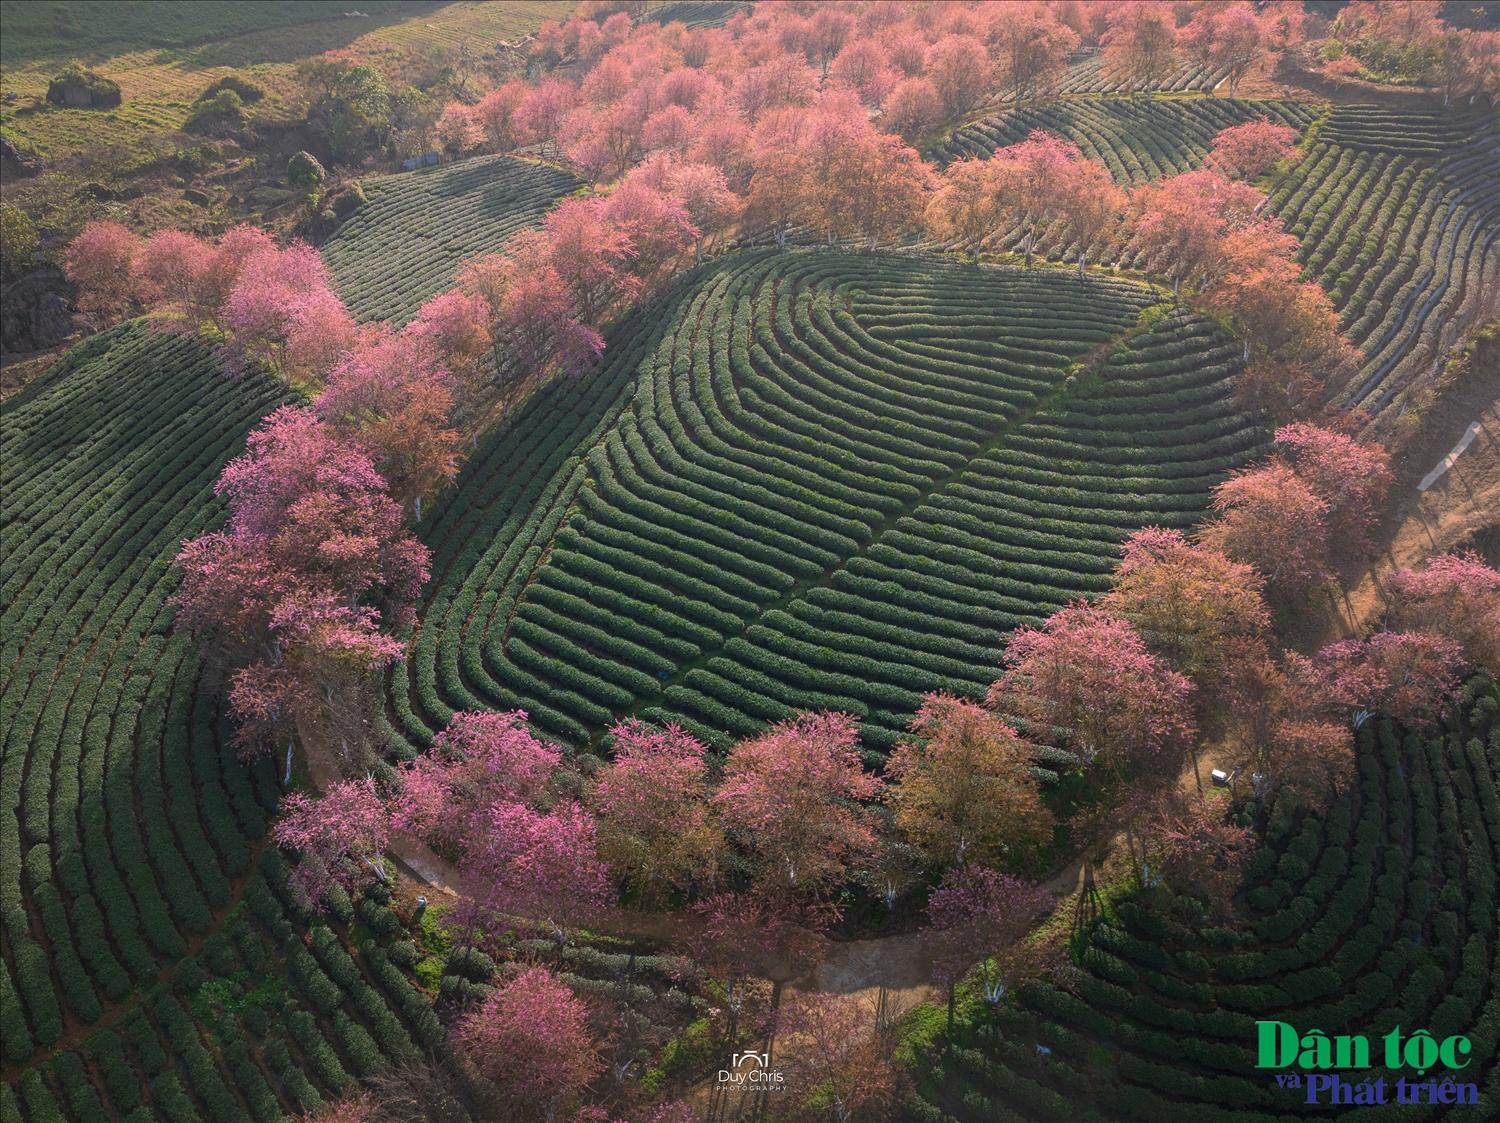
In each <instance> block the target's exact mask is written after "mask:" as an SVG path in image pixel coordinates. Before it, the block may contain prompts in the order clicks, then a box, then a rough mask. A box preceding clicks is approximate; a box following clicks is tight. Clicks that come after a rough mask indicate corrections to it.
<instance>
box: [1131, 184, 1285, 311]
mask: <svg viewBox="0 0 1500 1123" xmlns="http://www.w3.org/2000/svg"><path fill="white" fill-rule="evenodd" d="M1133 202H1134V207H1135V210H1136V212H1137V218H1136V223H1135V234H1134V246H1135V248H1136V250H1137V251H1138V252H1139V253H1140V254H1141V256H1142V257H1143V258H1144V259H1145V262H1146V265H1147V267H1148V268H1149V269H1151V270H1152V271H1153V272H1156V273H1162V274H1165V275H1166V276H1167V277H1169V278H1171V280H1172V290H1173V292H1180V290H1181V287H1182V285H1183V284H1184V283H1188V284H1193V285H1197V284H1201V283H1203V282H1204V281H1205V280H1207V279H1210V278H1212V277H1215V276H1217V275H1218V274H1219V272H1220V271H1222V269H1223V267H1224V261H1223V252H1222V251H1223V240H1224V237H1225V235H1226V234H1227V233H1229V231H1230V230H1232V229H1236V228H1239V227H1241V226H1243V225H1245V224H1246V223H1248V222H1250V221H1251V220H1252V218H1253V216H1254V215H1255V212H1256V211H1257V209H1258V208H1259V207H1260V206H1261V204H1263V203H1264V202H1265V195H1264V194H1262V193H1261V192H1259V191H1257V190H1256V189H1255V188H1253V187H1251V186H1249V185H1248V184H1243V183H1234V182H1231V181H1229V180H1226V179H1224V178H1223V177H1222V176H1219V175H1217V174H1215V173H1213V172H1210V171H1203V170H1200V171H1196V172H1185V173H1184V174H1182V175H1177V176H1172V177H1170V178H1168V179H1163V180H1161V181H1159V182H1157V183H1153V184H1147V185H1145V186H1144V187H1141V188H1138V189H1137V190H1136V191H1135V192H1134V194H1133Z"/></svg>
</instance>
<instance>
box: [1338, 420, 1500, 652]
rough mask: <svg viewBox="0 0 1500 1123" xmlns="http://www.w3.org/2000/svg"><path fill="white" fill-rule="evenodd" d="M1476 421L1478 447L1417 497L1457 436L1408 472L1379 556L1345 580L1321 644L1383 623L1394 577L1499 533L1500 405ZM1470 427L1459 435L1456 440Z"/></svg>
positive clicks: (1472, 445) (1473, 444) (1429, 450)
mask: <svg viewBox="0 0 1500 1123" xmlns="http://www.w3.org/2000/svg"><path fill="white" fill-rule="evenodd" d="M1475 421H1476V422H1477V424H1478V426H1479V429H1478V433H1477V435H1476V436H1475V437H1474V440H1473V441H1472V442H1471V443H1470V444H1469V446H1468V447H1467V448H1466V449H1464V451H1463V452H1462V453H1461V454H1460V455H1459V456H1458V457H1457V458H1456V459H1455V460H1454V461H1453V463H1452V465H1451V466H1450V467H1449V468H1448V470H1447V471H1446V472H1444V473H1443V474H1442V476H1441V477H1440V478H1439V479H1438V480H1437V482H1436V483H1434V484H1433V485H1432V486H1431V487H1429V488H1428V490H1426V491H1419V490H1418V482H1417V481H1418V479H1419V478H1420V477H1423V476H1426V475H1427V474H1428V472H1429V471H1430V470H1431V469H1432V468H1433V467H1434V466H1435V465H1436V464H1437V463H1438V462H1439V461H1440V460H1442V459H1443V458H1444V457H1446V456H1447V455H1448V453H1449V451H1450V450H1451V449H1452V448H1453V447H1454V446H1455V445H1456V444H1457V443H1458V441H1457V437H1455V439H1454V440H1452V441H1449V440H1448V439H1447V435H1445V436H1444V438H1443V439H1442V440H1441V441H1439V442H1437V445H1436V448H1433V447H1427V448H1424V450H1423V451H1424V453H1426V454H1427V455H1425V456H1424V457H1423V458H1422V460H1421V461H1414V462H1413V463H1412V464H1411V465H1410V466H1409V467H1408V468H1407V469H1406V470H1405V471H1403V473H1402V479H1401V482H1400V483H1399V484H1398V487H1399V489H1400V491H1399V498H1398V506H1397V509H1396V513H1395V514H1394V516H1393V517H1392V518H1391V519H1390V520H1387V527H1386V531H1385V534H1384V536H1383V537H1384V541H1383V543H1382V548H1381V550H1380V552H1379V554H1378V555H1377V556H1376V558H1375V560H1374V562H1373V563H1372V564H1370V565H1369V566H1368V567H1367V568H1366V569H1365V570H1364V571H1363V572H1362V573H1360V574H1359V575H1358V576H1357V577H1352V578H1348V579H1346V581H1345V587H1346V589H1347V591H1346V592H1345V593H1343V594H1342V596H1340V597H1339V599H1338V602H1337V603H1336V604H1334V605H1333V606H1332V610H1331V611H1329V612H1328V613H1327V614H1326V616H1325V618H1324V620H1323V621H1321V623H1322V624H1323V628H1322V629H1321V631H1322V636H1321V637H1319V638H1322V639H1325V640H1333V639H1346V638H1348V637H1350V636H1353V635H1356V634H1358V633H1359V632H1361V631H1363V630H1364V629H1366V628H1368V627H1369V626H1370V625H1371V624H1373V623H1374V622H1375V621H1376V620H1378V619H1379V618H1380V616H1381V614H1382V613H1383V612H1384V610H1385V603H1386V602H1385V582H1386V579H1387V578H1388V577H1389V576H1390V574H1391V571H1392V570H1395V569H1404V568H1410V567H1411V566H1414V565H1417V564H1419V563H1420V562H1422V560H1423V559H1425V558H1427V557H1430V556H1431V555H1433V554H1440V553H1444V552H1445V551H1448V550H1452V549H1455V548H1457V547H1459V546H1464V545H1466V544H1469V543H1470V542H1472V541H1473V540H1474V539H1475V538H1476V537H1477V536H1482V535H1484V534H1485V533H1486V532H1487V531H1488V532H1493V531H1494V530H1495V529H1496V528H1497V527H1500V403H1496V402H1491V403H1490V404H1489V406H1488V407H1487V408H1486V409H1484V410H1483V412H1481V413H1480V414H1479V416H1478V417H1477V418H1476V419H1475ZM1467 428H1468V426H1467V425H1464V426H1462V427H1461V428H1459V430H1458V434H1457V436H1462V434H1463V432H1464V431H1465V430H1467ZM1413 477H1416V479H1414V478H1413ZM1492 560H1493V559H1492Z"/></svg>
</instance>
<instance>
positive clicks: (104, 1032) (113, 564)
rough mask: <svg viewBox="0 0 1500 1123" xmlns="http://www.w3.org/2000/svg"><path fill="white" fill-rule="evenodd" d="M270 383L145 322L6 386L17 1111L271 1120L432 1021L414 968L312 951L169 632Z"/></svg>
mask: <svg viewBox="0 0 1500 1123" xmlns="http://www.w3.org/2000/svg"><path fill="white" fill-rule="evenodd" d="M276 402H277V392H276V391H275V390H274V389H273V388H272V386H271V385H270V384H269V383H268V382H266V381H265V380H262V379H258V378H253V377H247V378H241V379H231V378H228V377H226V376H225V375H224V373H223V371H222V367H221V365H220V364H219V363H218V361H217V360H215V358H214V357H213V355H212V354H211V352H210V350H209V348H208V347H207V346H205V345H204V344H203V343H201V342H199V341H198V340H195V339H190V338H186V337H182V336H177V335H170V334H165V333H161V332H157V331H153V330H151V328H149V327H148V326H147V325H146V324H144V323H142V322H135V323H131V324H127V325H124V326H122V327H120V328H116V329H114V330H112V331H109V332H105V333H102V334H100V335H97V336H94V337H92V338H90V339H88V340H86V341H85V342H84V343H82V344H80V345H79V346H78V347H75V348H74V349H73V350H72V351H70V352H68V354H67V355H66V356H65V357H64V358H63V359H62V360H61V361H60V362H59V363H58V365H57V366H56V367H54V369H53V370H52V371H51V372H50V373H49V374H47V375H46V376H44V377H43V379H42V380H41V381H40V382H38V383H37V384H35V385H34V386H32V387H31V388H29V389H28V390H26V391H25V392H23V393H22V394H20V395H18V396H17V397H16V398H14V399H12V400H11V401H9V402H6V403H5V404H4V406H3V407H0V418H3V421H0V463H3V465H4V468H3V472H4V476H3V487H0V533H3V535H4V539H5V546H6V548H5V550H4V552H3V558H0V605H3V607H0V640H3V658H0V729H3V731H4V736H5V742H4V753H3V757H0V794H3V800H4V807H3V813H0V876H3V877H4V878H5V881H4V884H3V885H0V925H3V928H4V940H3V948H4V955H3V971H0V1041H3V1050H4V1053H3V1056H4V1061H5V1066H6V1069H7V1073H8V1075H7V1081H8V1083H7V1085H6V1087H5V1090H4V1092H3V1093H0V1120H3V1121H4V1123H12V1121H18V1123H19V1121H24V1123H41V1121H44V1120H45V1121H49V1123H50V1121H53V1120H58V1119H65V1120H79V1121H90V1123H92V1121H94V1120H101V1119H121V1120H124V1119H128V1120H130V1123H145V1121H147V1120H153V1119H160V1120H170V1121H174V1123H176V1121H187V1123H191V1121H194V1120H203V1121H205V1123H210V1121H217V1120H228V1119H235V1120H238V1119H247V1120H255V1121H257V1123H262V1121H264V1123H269V1121H270V1120H275V1119H281V1118H285V1117H287V1116H289V1115H291V1114H294V1113H295V1112H296V1111H298V1110H301V1109H303V1108H312V1107H316V1106H317V1105H318V1104H319V1103H320V1102H321V1101H322V1099H323V1098H326V1097H332V1096H334V1095H336V1094H337V1093H338V1092H339V1091H341V1090H342V1089H344V1088H345V1087H349V1086H352V1085H351V1084H350V1080H351V1077H350V1076H349V1075H348V1074H349V1073H354V1074H355V1075H366V1074H367V1073H368V1072H373V1071H375V1070H376V1069H377V1068H383V1067H386V1066H388V1065H389V1064H390V1063H391V1062H392V1061H394V1060H400V1059H410V1058H411V1057H412V1056H414V1055H415V1052H416V1046H415V1045H414V1044H413V1042H414V1041H420V1042H421V1044H422V1046H423V1047H429V1046H430V1045H431V1044H433V1043H435V1042H436V1041H437V1040H438V1038H439V1037H440V1036H441V1029H440V1027H437V1026H436V1023H435V1021H433V1022H431V1023H430V1024H428V1019H431V1018H432V1017H433V1015H432V1011H431V1008H430V1005H429V1004H428V1003H427V1001H426V1000H425V999H422V1000H421V1001H420V1005H421V1006H422V1007H424V1008H425V1009H426V1015H425V1018H424V1015H423V1014H422V1012H421V1010H420V1009H418V1006H417V1004H414V1003H413V1002H412V995H414V994H416V993H417V992H415V991H412V990H411V988H410V987H409V986H408V988H407V990H408V991H410V993H404V992H401V991H398V990H394V989H393V986H392V985H391V984H389V983H388V982H387V981H386V980H385V979H384V977H383V976H380V975H375V976H374V977H375V978H376V979H377V980H378V981H379V983H378V986H372V985H371V983H370V982H369V981H367V980H366V979H365V978H363V977H362V976H361V977H356V976H360V972H359V971H354V972H352V973H351V971H350V967H351V966H353V961H352V960H350V958H349V956H348V954H347V952H345V951H343V950H342V948H334V947H333V946H332V945H331V944H330V943H329V938H328V937H327V936H319V935H318V934H317V933H316V932H315V933H314V936H313V940H314V942H313V949H312V951H310V952H309V951H307V949H306V948H305V947H304V946H303V943H302V941H303V937H304V933H306V931H307V925H308V920H309V918H308V917H307V915H306V914H305V913H303V912H302V911H300V910H299V909H297V908H296V907H292V908H291V910H290V911H288V906H289V904H290V898H289V896H288V891H287V883H286V869H285V867H284V865H283V864H282V862H281V859H280V857H279V855H278V854H277V853H276V852H275V851H274V850H268V851H265V852H264V853H263V854H262V862H261V865H262V868H263V872H262V871H257V870H256V869H255V868H254V867H255V854H256V851H257V850H258V849H260V848H261V847H262V846H263V839H264V837H265V834H266V830H267V827H268V825H269V817H270V814H271V812H272V811H273V809H274V808H275V805H276V802H277V800H278V798H279V795H280V793H279V791H278V789H277V786H276V782H275V775H274V771H273V768H272V767H271V765H270V764H269V762H261V763H260V764H259V765H257V766H255V767H250V768H247V767H246V766H245V765H243V764H242V763H241V762H240V761H239V760H238V759H237V758H236V756H235V753H234V751H233V749H232V748H231V747H230V745H229V744H228V736H227V734H228V732H229V731H228V729H227V726H226V724H225V722H224V721H223V719H222V716H221V713H220V708H219V701H218V695H219V684H218V682H217V681H216V680H215V678H214V676H212V675H211V674H209V673H208V672H207V670H206V669H205V667H204V666H203V664H202V663H201V661H200V660H199V658H198V655H197V653H196V651H195V650H194V647H193V644H192V642H191V640H190V639H189V638H188V637H186V636H180V635H175V634H173V632H172V616H171V610H170V608H169V607H168V605H167V597H168V596H169V595H170V593H171V591H172V589H173V587H174V584H175V580H176V578H175V575H174V574H173V572H172V569H171V561H172V558H173V557H174V556H175V554H176V551H177V547H178V544H179V543H180V542H181V541H182V540H183V539H184V538H186V537H190V536H193V535H196V534H201V533H203V532H204V531H206V530H209V529H211V528H212V527H213V526H214V525H215V523H216V522H217V521H218V520H219V519H220V518H221V517H222V506H221V504H220V503H219V502H218V501H217V500H216V499H215V498H214V496H213V484H214V480H215V479H216V477H217V476H218V473H219V470H220V468H221V467H222V466H223V464H224V463H225V462H226V461H227V460H228V459H229V458H230V457H231V456H233V455H235V454H236V453H237V452H238V451H239V450H240V449H241V447H242V446H243V440H244V435H245V433H246V432H247V430H248V429H249V428H250V427H251V426H252V425H253V424H254V423H255V421H256V420H257V419H258V418H259V417H261V416H262V415H263V414H264V413H266V412H267V411H269V410H270V409H271V408H273V407H274V405H275V404H276ZM241 902H244V904H242V903H241ZM345 903H346V904H347V902H345ZM246 906H248V907H246ZM307 956H312V957H313V958H312V959H311V960H309V959H308V958H307ZM366 962H369V961H368V960H367V961H366ZM372 966H373V965H372ZM330 976H331V977H330ZM330 986H331V987H333V988H334V990H333V991H330V990H329V987H330ZM330 997H331V998H332V1000H331V1001H330V1000H329V999H330ZM320 1001H321V1002H322V1003H323V1004H322V1005H321V1006H320V1005H318V1003H319V1002H320ZM397 1010H399V1011H400V1012H401V1013H400V1015H399V1016H398V1015H397V1014H395V1013H394V1011H397ZM283 1016H284V1021H280V1020H279V1019H281V1018H282V1017H283ZM100 1022H107V1023H108V1028H105V1029H100V1030H98V1031H97V1032H94V1033H90V1032H89V1031H90V1027H91V1026H93V1025H95V1024H97V1023H100ZM424 1027H425V1028H424ZM434 1029H436V1030H437V1031H438V1032H437V1034H436V1035H435V1034H434V1033H433V1030H434ZM11 1074H13V1079H12V1075H11Z"/></svg>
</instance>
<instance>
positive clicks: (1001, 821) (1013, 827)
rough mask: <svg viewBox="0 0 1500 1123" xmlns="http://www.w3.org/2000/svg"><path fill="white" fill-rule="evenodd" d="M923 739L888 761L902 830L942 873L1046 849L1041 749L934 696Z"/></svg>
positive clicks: (919, 726) (984, 713)
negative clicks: (1034, 769)
mask: <svg viewBox="0 0 1500 1123" xmlns="http://www.w3.org/2000/svg"><path fill="white" fill-rule="evenodd" d="M912 732H913V733H914V734H915V735H916V739H914V740H911V741H905V742H903V743H901V744H900V745H898V746H897V747H896V749H895V751H894V752H892V753H891V755H890V758H889V759H888V760H887V762H886V773H887V775H888V776H889V777H890V778H891V779H890V786H889V787H888V788H887V789H886V792H885V798H886V800H887V802H888V803H890V805H891V807H892V809H893V810H894V812H895V818H896V825H897V826H899V827H900V828H901V830H902V832H903V833H904V834H905V835H906V837H907V838H908V839H910V840H911V843H912V845H913V846H915V847H916V848H917V850H918V851H919V852H920V853H921V854H922V855H923V857H924V858H925V859H926V860H927V862H928V863H929V864H931V865H932V866H934V867H937V868H940V869H941V868H945V867H947V866H951V865H955V864H961V863H964V862H970V861H972V862H978V863H980V864H981V865H998V864H1000V863H1001V862H1003V861H1006V860H1007V859H1009V860H1010V861H1012V862H1014V860H1015V857H1016V851H1023V852H1024V851H1027V850H1030V849H1031V848H1034V847H1039V846H1043V845H1045V844H1046V843H1047V842H1048V841H1050V839H1051V835H1052V815H1051V813H1050V812H1049V811H1048V810H1047V808H1046V806H1045V805H1044V804H1043V803H1042V797H1041V788H1040V785H1039V784H1038V782H1037V780H1036V777H1034V776H1033V775H1032V774H1031V772H1030V768H1031V766H1032V762H1033V755H1032V753H1033V750H1032V748H1031V746H1030V745H1028V744H1027V743H1026V742H1025V741H1024V740H1022V739H1021V737H1020V736H1019V735H1018V734H1017V733H1016V731H1015V730H1014V729H1012V728H1011V727H1010V726H1009V725H1008V724H1007V723H1006V722H1005V721H1004V720H1002V719H1001V718H999V717H996V716H995V715H994V714H992V713H990V712H989V711H988V710H986V709H984V708H983V707H982V706H978V705H976V704H975V703H973V702H968V701H964V700H963V699H960V698H956V697H954V696H952V695H950V694H929V695H927V697H926V698H924V699H923V700H922V707H921V709H919V710H918V711H917V715H916V717H915V718H914V719H913V720H912Z"/></svg>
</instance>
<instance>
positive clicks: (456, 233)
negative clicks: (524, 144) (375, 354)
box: [322, 156, 579, 323]
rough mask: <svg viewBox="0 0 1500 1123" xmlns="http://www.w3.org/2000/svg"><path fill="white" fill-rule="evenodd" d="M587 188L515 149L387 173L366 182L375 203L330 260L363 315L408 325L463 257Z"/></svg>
mask: <svg viewBox="0 0 1500 1123" xmlns="http://www.w3.org/2000/svg"><path fill="white" fill-rule="evenodd" d="M578 186H579V183H578V180H576V179H575V178H574V177H573V176H572V175H570V174H569V173H568V172H565V171H562V170H560V169H558V168H553V167H549V166H547V165H545V164H538V163H533V162H531V161H528V160H522V159H519V158H517V157H514V156H478V157H475V158H473V159H470V160H460V161H459V162H457V163H455V164H449V165H447V166H446V167H437V168H427V169H423V170H420V171H415V172H402V173H400V174H398V175H389V176H379V177H377V178H374V179H369V180H366V181H365V182H364V190H365V195H366V197H367V198H368V200H369V201H368V202H367V203H366V204H365V205H364V206H362V207H361V208H360V209H359V210H358V211H356V212H355V213H354V215H353V216H352V217H351V218H350V219H349V220H348V221H347V222H345V223H344V225H343V226H341V227H340V228H339V230H338V231H337V232H336V233H335V234H334V236H333V237H332V238H330V239H329V240H328V241H327V242H326V243H324V245H323V250H322V252H323V259H324V260H325V261H327V262H328V267H329V268H330V269H331V270H333V275H334V280H335V283H336V284H337V286H338V289H339V295H340V296H342V297H343V298H344V301H345V302H346V303H347V304H348V305H349V307H350V308H351V309H353V310H354V312H355V314H356V315H357V316H358V317H359V318H360V319H364V320H392V321H395V322H397V323H405V322H406V321H407V320H409V319H411V317H412V316H414V315H415V314H416V311H417V308H418V307H420V306H421V304H422V302H423V301H424V300H426V299H427V298H428V297H430V296H433V295H435V294H437V293H438V292H441V291H442V290H443V289H445V288H448V287H450V285H451V284H452V282H453V274H454V272H455V271H456V270H457V268H458V266H459V264H460V263H461V262H462V261H464V260H466V259H467V258H470V257H477V256H479V255H481V254H486V253H493V252H495V251H496V250H498V249H500V247H501V246H503V245H504V244H505V242H506V241H507V240H508V239H509V238H510V236H511V235H512V234H515V233H516V232H517V231H518V230H521V229H523V228H525V227H527V226H530V225H533V224H534V223H536V222H538V221H540V220H541V218H542V216H543V215H544V214H545V213H546V212H547V211H548V210H549V209H550V208H551V206H552V204H553V203H554V202H556V201H557V199H558V198H560V197H561V196H563V195H566V194H568V193H569V192H571V191H573V190H574V189H576V188H577V187H578Z"/></svg>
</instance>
